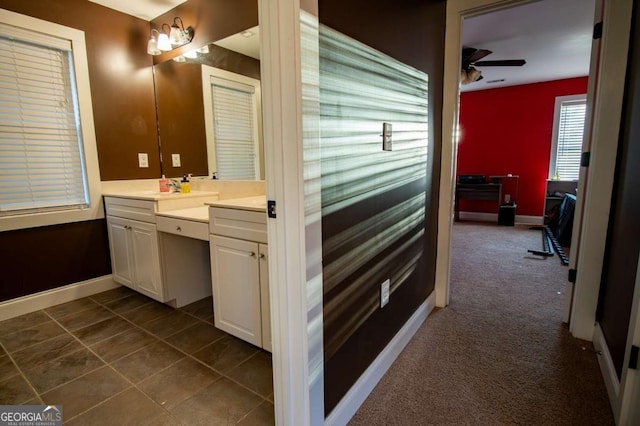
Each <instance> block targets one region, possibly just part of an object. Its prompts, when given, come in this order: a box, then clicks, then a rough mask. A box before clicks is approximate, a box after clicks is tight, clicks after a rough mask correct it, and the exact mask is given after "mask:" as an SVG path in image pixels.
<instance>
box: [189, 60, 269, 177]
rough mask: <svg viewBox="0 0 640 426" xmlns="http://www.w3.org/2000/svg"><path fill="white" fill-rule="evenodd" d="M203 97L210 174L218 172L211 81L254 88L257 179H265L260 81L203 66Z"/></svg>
mask: <svg viewBox="0 0 640 426" xmlns="http://www.w3.org/2000/svg"><path fill="white" fill-rule="evenodd" d="M201 68H202V72H201V74H202V95H203V101H204V102H203V103H204V121H205V133H206V139H207V163H208V168H209V172H210V173H211V172H213V171H217V161H216V147H215V143H216V142H215V131H214V120H213V95H212V93H211V80H212V79H217V80H227V81H229V82H230V83H231V84H230V85H231V86H232V85H233V84H234V83H240V84H244V85H248V86H252V87H253V88H254V91H255V111H256V123H255V126H256V129H255V132H256V146H255V152H256V164H255V167H256V179H258V180H262V179H264V145H263V138H262V97H261V91H260V80H257V79H255V78H251V77H247V76H246V75H242V74H237V73H234V72H230V71H226V70H223V69H220V68H214V67H211V66H209V65H202V66H201Z"/></svg>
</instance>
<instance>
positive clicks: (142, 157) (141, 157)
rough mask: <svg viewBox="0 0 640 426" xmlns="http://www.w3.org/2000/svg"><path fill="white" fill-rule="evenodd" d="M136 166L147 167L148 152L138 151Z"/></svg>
mask: <svg viewBox="0 0 640 426" xmlns="http://www.w3.org/2000/svg"><path fill="white" fill-rule="evenodd" d="M138 167H141V168H146V167H149V154H147V153H146V152H139V153H138Z"/></svg>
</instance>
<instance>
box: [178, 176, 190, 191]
mask: <svg viewBox="0 0 640 426" xmlns="http://www.w3.org/2000/svg"><path fill="white" fill-rule="evenodd" d="M180 192H181V193H183V194H188V193H189V192H191V183H190V182H189V178H188V177H187V175H184V176H182V180H181V181H180Z"/></svg>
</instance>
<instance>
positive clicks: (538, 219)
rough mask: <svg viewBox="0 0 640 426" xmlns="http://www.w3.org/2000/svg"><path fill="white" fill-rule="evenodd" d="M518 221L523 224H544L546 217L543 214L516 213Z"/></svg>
mask: <svg viewBox="0 0 640 426" xmlns="http://www.w3.org/2000/svg"><path fill="white" fill-rule="evenodd" d="M516 223H519V224H521V225H540V226H542V225H544V217H542V216H527V215H520V214H517V215H516Z"/></svg>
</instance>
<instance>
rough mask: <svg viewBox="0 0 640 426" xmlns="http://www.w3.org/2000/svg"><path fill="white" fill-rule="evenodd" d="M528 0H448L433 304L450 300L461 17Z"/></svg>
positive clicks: (447, 302) (438, 304)
mask: <svg viewBox="0 0 640 426" xmlns="http://www.w3.org/2000/svg"><path fill="white" fill-rule="evenodd" d="M529 1H531V0H449V1H447V18H446V19H447V22H446V34H445V44H444V83H443V99H442V154H441V159H440V161H441V163H440V170H441V172H440V195H439V197H438V239H437V248H436V253H437V254H436V285H435V291H436V306H438V307H445V306H447V305H448V304H449V284H450V279H451V274H450V273H451V233H452V229H453V213H454V212H453V200H454V192H455V176H456V157H457V155H458V111H459V99H460V66H461V63H460V61H461V57H460V52H461V49H462V20H463V19H464V18H469V17H471V16H474V15H479V14H482V13H487V12H492V11H496V10H500V9H503V8H506V7H510V6H515V5H519V4H525V3H528V2H529Z"/></svg>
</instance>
